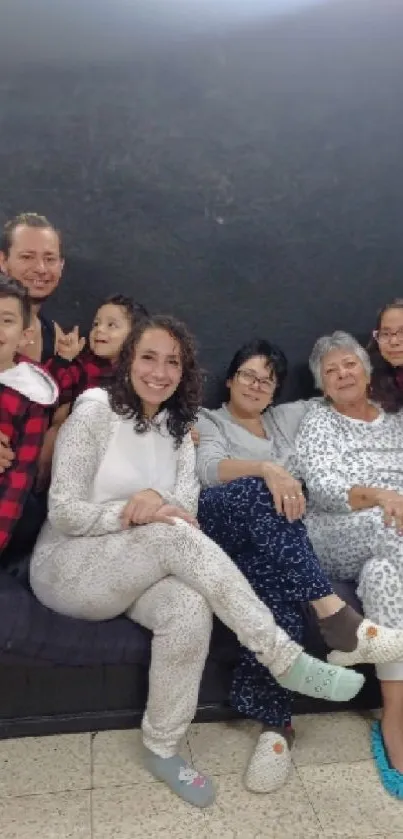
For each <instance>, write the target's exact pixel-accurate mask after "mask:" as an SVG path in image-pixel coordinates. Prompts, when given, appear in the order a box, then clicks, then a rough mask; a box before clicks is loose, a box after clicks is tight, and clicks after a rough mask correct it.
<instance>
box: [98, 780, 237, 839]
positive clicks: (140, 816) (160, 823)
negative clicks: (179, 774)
mask: <svg viewBox="0 0 403 839" xmlns="http://www.w3.org/2000/svg"><path fill="white" fill-rule="evenodd" d="M92 819H93V839H137V837H141V839H144V837H147V839H153V838H154V836H155V837H160V836H166V837H169V839H174V838H175V839H182V837H183V839H189V837H190V836H195V837H197V839H199V837H204V836H206V839H207V833H205V832H203V831H205V830H206V828H207V823H206V819H205V815H204V811H201V810H196V809H195V808H193V807H190V806H188V805H186V804H184V803H183V802H182V801H180V799H178V798H177V797H176V796H175V795H173V794H172V793H171V792H170V791H169V789H168V788H167V787H166V786H165V785H164V784H159V783H155V784H134V785H133V786H130V787H129V786H124V787H110V788H109V789H97V790H94V792H93V794H92ZM230 839H232V837H230Z"/></svg>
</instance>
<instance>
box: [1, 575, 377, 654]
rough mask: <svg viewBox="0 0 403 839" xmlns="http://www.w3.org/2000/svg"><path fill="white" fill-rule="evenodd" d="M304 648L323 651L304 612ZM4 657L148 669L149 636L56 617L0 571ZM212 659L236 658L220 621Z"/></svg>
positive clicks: (122, 624) (134, 628) (136, 629)
mask: <svg viewBox="0 0 403 839" xmlns="http://www.w3.org/2000/svg"><path fill="white" fill-rule="evenodd" d="M335 588H337V589H338V591H339V592H340V595H341V596H342V597H343V598H344V599H345V600H347V601H348V602H350V603H351V605H354V606H355V608H357V609H358V610H360V608H361V607H360V604H359V601H358V600H357V598H356V595H355V590H354V585H353V584H351V583H344V584H343V583H338V584H335ZM305 645H306V646H307V647H308V649H309V650H310V651H312V652H315V653H317V654H319V655H322V656H323V655H324V653H325V652H326V650H325V647H324V644H323V641H322V640H321V637H320V635H319V633H318V629H317V623H316V621H315V619H314V617H313V615H312V613H311V612H310V610H309V608H308V607H307V609H306V637H305ZM2 652H4V653H6V658H7V660H10V656H12V657H13V658H18V657H21V658H24V659H32V661H33V663H34V662H35V661H36V662H38V663H42V664H45V663H49V664H66V665H96V664H106V665H107V664H141V665H144V666H147V664H148V661H149V656H150V633H149V632H148V631H147V630H146V629H143V628H142V627H141V626H139V625H138V624H134V623H133V622H132V621H129V620H128V619H127V618H125V617H119V618H116V619H115V620H111V621H99V622H91V621H84V620H77V619H75V618H68V617H65V616H64V615H58V614H56V613H55V612H52V611H51V610H50V609H47V608H46V607H45V606H42V604H41V603H39V602H38V600H37V599H36V598H35V597H34V595H33V594H32V592H31V591H30V589H29V587H28V586H27V584H26V582H24V581H23V580H20V579H18V578H16V577H14V576H11V575H10V574H9V573H7V572H5V571H2V570H0V657H1V653H2ZM210 655H211V658H212V659H213V660H214V661H217V662H222V663H227V664H233V663H234V662H235V661H236V659H237V655H238V643H237V640H236V638H235V636H234V635H233V633H232V632H230V630H228V629H227V628H226V627H225V626H223V625H222V624H221V623H220V622H219V621H215V625H214V631H213V639H212V644H211V653H210Z"/></svg>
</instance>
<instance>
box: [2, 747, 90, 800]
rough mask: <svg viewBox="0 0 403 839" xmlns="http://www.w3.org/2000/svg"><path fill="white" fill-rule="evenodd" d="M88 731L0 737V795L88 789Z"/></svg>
mask: <svg viewBox="0 0 403 839" xmlns="http://www.w3.org/2000/svg"><path fill="white" fill-rule="evenodd" d="M90 742H91V741H90V735H89V734H63V735H60V736H57V737H26V738H23V739H20V740H1V741H0V797H1V796H6V795H31V794H33V793H46V792H59V791H62V790H74V789H89V788H90V786H91V758H90Z"/></svg>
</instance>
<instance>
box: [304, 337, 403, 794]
mask: <svg viewBox="0 0 403 839" xmlns="http://www.w3.org/2000/svg"><path fill="white" fill-rule="evenodd" d="M310 368H311V372H312V374H313V376H314V379H315V382H316V385H317V386H318V387H319V388H320V389H321V390H322V391H323V393H324V396H325V397H326V398H325V401H324V402H323V403H322V404H320V405H318V406H317V407H316V409H315V411H314V412H309V413H308V414H307V415H306V416H305V418H304V419H303V420H302V423H301V426H300V429H299V434H298V437H297V440H296V447H297V454H298V461H299V472H300V474H301V477H302V478H303V479H304V480H305V483H306V486H307V489H308V493H309V504H308V510H307V518H306V524H307V529H308V533H309V536H310V539H311V541H312V543H313V546H314V549H315V551H316V553H317V555H318V556H319V558H320V560H321V562H322V566H323V568H324V569H325V570H326V572H327V573H328V574H329V575H331V576H332V577H333V579H337V578H338V579H341V580H355V581H357V582H358V594H359V596H360V598H361V600H362V603H363V608H364V614H365V616H366V617H368V618H370V619H371V620H373V621H376V622H378V623H381V624H385V625H386V626H389V627H393V628H402V627H403V416H402V414H385V413H384V412H383V410H382V409H381V408H380V407H379V406H378V405H376V404H374V403H373V402H371V401H370V399H369V398H368V385H369V383H370V376H371V365H370V360H369V357H368V355H367V353H366V352H365V350H364V349H363V348H362V347H361V346H360V344H359V343H358V342H357V341H356V340H355V339H354V338H353V337H352V336H351V335H349V334H347V333H346V332H334V333H333V335H330V336H326V337H323V338H320V339H319V340H318V341H317V343H316V344H315V346H314V348H313V351H312V355H311V358H310ZM331 658H332V654H331V655H330V659H331ZM350 658H351V657H350V654H349V653H346V654H344V655H340V654H338V663H343V664H345V665H348V664H349V663H351V662H350ZM351 661H352V659H351ZM356 661H357V659H356V657H355V658H354V662H356ZM377 674H378V677H379V679H380V681H381V687H382V695H383V706H384V707H383V716H382V722H381V723H375V724H374V726H373V730H372V749H373V755H374V759H375V761H376V764H377V766H378V770H379V772H380V776H381V779H382V782H383V784H384V786H385V787H386V789H387V790H388V791H389V792H390V793H391V794H392V795H394V796H395V797H397V798H401V799H403V660H402V661H392V662H390V663H386V664H380V665H378V666H377Z"/></svg>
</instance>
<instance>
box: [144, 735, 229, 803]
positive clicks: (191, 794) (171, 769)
mask: <svg viewBox="0 0 403 839" xmlns="http://www.w3.org/2000/svg"><path fill="white" fill-rule="evenodd" d="M144 764H145V766H146V768H147V769H148V771H149V772H151V774H152V775H154V777H155V778H157V779H158V780H159V781H164V782H165V783H166V784H167V786H168V787H169V788H170V789H171V790H172V792H174V793H175V794H176V795H178V796H179V798H182V799H183V801H186V802H187V803H188V804H193V806H194V807H208V806H209V805H210V804H213V802H214V799H215V791H214V787H213V784H212V783H211V781H210V779H209V778H207V777H206V775H201V774H200V772H198V771H197V770H196V769H194V768H193V766H191V765H190V763H187V762H186V760H184V759H183V758H182V757H180V756H179V755H174V756H173V757H160V756H159V755H156V754H154V752H150V750H149V749H145V757H144Z"/></svg>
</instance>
